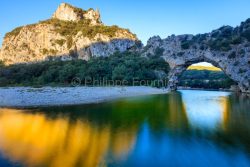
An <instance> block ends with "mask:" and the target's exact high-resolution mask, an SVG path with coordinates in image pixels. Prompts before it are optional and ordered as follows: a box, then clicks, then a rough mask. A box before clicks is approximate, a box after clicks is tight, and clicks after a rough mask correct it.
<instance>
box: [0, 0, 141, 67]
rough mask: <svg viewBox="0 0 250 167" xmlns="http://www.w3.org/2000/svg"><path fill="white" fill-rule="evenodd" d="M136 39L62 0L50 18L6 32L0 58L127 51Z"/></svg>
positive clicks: (38, 58) (36, 59) (25, 59)
mask: <svg viewBox="0 0 250 167" xmlns="http://www.w3.org/2000/svg"><path fill="white" fill-rule="evenodd" d="M137 42H138V39H137V37H136V35H134V34H132V33H131V32H130V31H129V30H127V29H122V28H119V27H117V26H105V25H103V23H102V22H101V19H100V14H99V12H98V11H94V10H93V9H89V10H87V11H85V10H82V9H79V8H76V7H73V6H71V5H69V4H65V3H62V4H61V5H60V6H59V7H58V9H57V10H56V12H55V13H54V14H53V16H52V18H51V19H49V20H46V21H41V22H39V23H37V24H32V25H27V26H23V27H18V28H16V29H14V30H13V31H11V32H9V33H7V34H6V35H5V37H4V41H3V45H2V49H1V55H0V61H1V60H2V61H4V62H5V63H6V64H14V63H27V62H28V63H29V62H39V61H44V60H47V59H62V60H71V59H85V60H88V59H89V58H90V57H92V56H109V55H110V54H113V53H114V52H116V51H119V52H123V51H127V50H129V49H131V48H133V47H134V46H135V45H136V44H137Z"/></svg>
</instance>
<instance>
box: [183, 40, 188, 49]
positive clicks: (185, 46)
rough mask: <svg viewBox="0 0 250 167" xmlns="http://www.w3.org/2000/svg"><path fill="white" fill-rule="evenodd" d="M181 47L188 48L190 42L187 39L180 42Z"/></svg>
mask: <svg viewBox="0 0 250 167" xmlns="http://www.w3.org/2000/svg"><path fill="white" fill-rule="evenodd" d="M181 48H182V49H189V48H190V43H189V42H188V41H184V42H182V43H181Z"/></svg>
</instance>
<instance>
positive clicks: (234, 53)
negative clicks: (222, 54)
mask: <svg viewBox="0 0 250 167" xmlns="http://www.w3.org/2000/svg"><path fill="white" fill-rule="evenodd" d="M228 58H229V59H234V58H236V52H235V51H233V52H232V53H230V55H228Z"/></svg>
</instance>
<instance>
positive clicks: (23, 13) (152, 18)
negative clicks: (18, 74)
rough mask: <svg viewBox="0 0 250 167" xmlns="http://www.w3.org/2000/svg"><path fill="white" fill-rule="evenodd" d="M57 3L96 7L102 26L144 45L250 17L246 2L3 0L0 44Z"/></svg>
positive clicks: (47, 14)
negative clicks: (123, 30) (124, 31)
mask: <svg viewBox="0 0 250 167" xmlns="http://www.w3.org/2000/svg"><path fill="white" fill-rule="evenodd" d="M61 2H67V3H70V4H72V5H75V6H78V7H81V8H84V9H88V8H90V7H92V8H95V9H96V8H98V9H99V10H100V11H101V15H102V20H103V22H104V23H105V24H108V25H113V24H116V25H119V26H121V27H124V28H129V29H130V30H131V31H132V32H134V33H136V34H137V36H138V37H139V39H141V40H142V41H143V43H144V44H145V43H146V41H147V40H148V38H149V37H151V36H153V35H160V36H161V37H162V38H165V37H167V36H168V35H171V34H197V33H205V32H209V31H211V30H213V29H216V28H219V27H220V26H222V25H231V26H236V25H239V24H240V22H241V21H244V20H246V19H247V18H250V10H249V7H250V0H65V1H62V0H43V1H34V0H25V1H20V0H3V1H1V2H0V4H1V5H0V12H1V14H0V21H1V26H0V44H1V42H2V39H3V37H4V34H5V33H6V32H9V31H11V30H12V29H13V28H15V27H17V26H21V25H25V24H31V23H35V22H38V21H39V20H44V19H47V18H49V17H51V15H52V13H53V12H54V11H55V10H56V8H57V6H58V5H59V4H60V3H61Z"/></svg>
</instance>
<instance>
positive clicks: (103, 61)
mask: <svg viewBox="0 0 250 167" xmlns="http://www.w3.org/2000/svg"><path fill="white" fill-rule="evenodd" d="M1 66H2V67H1V68H0V86H44V85H62V86H67V85H69V86H70V84H71V81H72V79H73V78H75V77H79V78H81V80H82V81H83V84H86V85H93V84H95V83H94V81H96V80H98V81H100V82H101V81H102V80H104V79H105V80H126V81H128V83H127V85H131V84H132V82H133V80H134V79H136V80H137V81H141V80H146V81H153V80H156V79H157V75H156V73H155V71H163V72H165V73H168V71H169V66H168V64H167V63H166V62H165V61H164V60H163V59H162V58H159V57H152V58H150V59H149V58H145V57H141V56H140V55H139V54H137V53H128V52H126V53H116V54H114V55H112V56H110V57H98V58H92V59H91V60H89V61H88V62H87V61H83V60H74V61H47V62H41V63H36V64H19V65H11V66H4V65H1ZM153 86H154V85H153ZM155 86H158V85H155Z"/></svg>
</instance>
